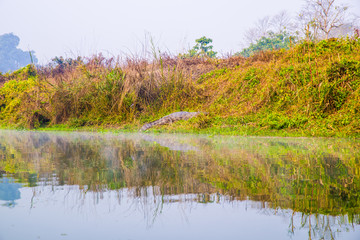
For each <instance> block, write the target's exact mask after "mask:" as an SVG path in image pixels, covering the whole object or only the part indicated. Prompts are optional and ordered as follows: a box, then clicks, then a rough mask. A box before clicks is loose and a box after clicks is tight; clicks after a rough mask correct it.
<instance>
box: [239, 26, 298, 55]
mask: <svg viewBox="0 0 360 240" xmlns="http://www.w3.org/2000/svg"><path fill="white" fill-rule="evenodd" d="M294 40H295V38H294V37H292V36H290V34H289V33H287V32H285V31H282V32H279V33H274V32H269V33H268V36H263V37H261V38H260V39H259V40H257V41H256V43H252V44H250V46H249V47H248V48H244V49H243V50H242V51H241V52H239V53H237V54H236V55H241V56H244V57H250V56H251V55H253V54H254V53H256V52H259V51H265V50H275V49H281V48H284V49H289V48H290V44H291V41H294Z"/></svg>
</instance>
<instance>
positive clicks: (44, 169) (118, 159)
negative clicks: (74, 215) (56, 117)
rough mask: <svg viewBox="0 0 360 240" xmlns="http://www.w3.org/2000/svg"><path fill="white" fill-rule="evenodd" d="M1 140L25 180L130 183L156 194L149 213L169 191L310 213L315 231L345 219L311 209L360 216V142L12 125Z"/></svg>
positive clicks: (89, 185) (137, 195) (3, 165)
mask: <svg viewBox="0 0 360 240" xmlns="http://www.w3.org/2000/svg"><path fill="white" fill-rule="evenodd" d="M0 144H1V146H2V148H0V155H1V156H4V157H3V158H2V161H0V169H2V170H5V171H6V172H7V173H12V174H14V176H15V177H16V178H17V179H19V181H21V182H24V183H27V184H29V185H31V186H33V185H34V184H36V182H38V181H39V180H41V181H42V182H43V183H44V184H50V185H51V184H53V185H59V184H60V185H64V184H68V185H79V186H80V188H82V189H84V191H85V192H86V191H92V192H98V193H99V194H101V193H102V192H103V191H105V190H109V189H113V190H115V189H124V188H126V189H129V191H131V192H132V196H133V198H134V199H138V200H141V199H142V200H144V201H145V200H146V199H144V198H147V197H148V195H149V194H151V196H153V197H154V199H156V201H155V202H154V204H153V205H151V204H150V202H151V201H150V202H147V203H148V204H147V205H146V206H147V207H146V208H144V209H148V210H147V213H148V216H156V215H157V214H158V213H159V212H161V209H162V205H163V204H164V201H166V199H165V200H164V196H169V199H170V196H172V195H184V194H185V195H188V196H193V197H192V200H191V201H194V202H197V203H211V202H213V201H215V200H214V197H213V196H214V194H219V195H220V196H227V197H228V198H229V201H231V200H245V199H249V200H253V201H261V202H263V203H264V206H263V207H262V208H264V209H291V210H292V211H293V212H296V213H299V212H300V213H303V214H304V216H308V218H307V219H306V217H304V223H305V224H304V227H309V229H311V231H310V233H311V234H312V235H311V236H315V235H314V234H315V232H316V236H322V235H324V234H325V233H326V234H329V233H334V231H335V230H334V229H337V228H336V226H337V225H339V224H340V225H341V224H342V223H341V221H338V220H337V222H336V223H335V224H332V222H331V221H330V222H329V221H328V222H327V221H320V220H319V219H316V218H315V219H314V216H329V219H331V217H330V215H334V216H339V217H336V218H341V217H340V216H347V218H348V221H347V222H345V223H344V224H345V225H346V226H348V225H349V224H350V223H357V221H359V219H360V218H359V212H360V196H359V195H358V192H360V176H359V170H360V165H359V164H360V163H359V161H358V158H357V157H356V156H358V155H359V149H360V148H359V146H360V143H359V142H358V141H350V140H334V139H317V140H315V139H291V138H289V139H281V138H231V137H230V138H216V137H215V138H205V137H199V138H186V137H184V136H171V135H168V136H165V137H164V136H148V137H145V138H144V135H136V134H133V135H129V136H126V135H120V136H115V135H97V134H80V133H76V134H75V133H58V134H49V133H34V132H17V133H16V134H14V133H13V132H11V131H10V132H0ZM171 149H174V150H171ZM188 150H190V151H188ZM148 189H156V190H152V191H150V192H149V191H148ZM145 190H146V191H145ZM194 196H195V197H194ZM172 200H174V199H172ZM172 200H171V201H172ZM146 201H147V200H146ZM169 201H170V200H169ZM265 203H266V204H265ZM140 206H145V204H143V205H141V204H140ZM288 217H289V219H291V215H290V216H288ZM328 223H329V224H328ZM317 224H318V225H317ZM290 229H293V227H290ZM331 236H332V235H331V234H330V235H327V236H326V238H329V237H330V239H331ZM316 238H317V237H316Z"/></svg>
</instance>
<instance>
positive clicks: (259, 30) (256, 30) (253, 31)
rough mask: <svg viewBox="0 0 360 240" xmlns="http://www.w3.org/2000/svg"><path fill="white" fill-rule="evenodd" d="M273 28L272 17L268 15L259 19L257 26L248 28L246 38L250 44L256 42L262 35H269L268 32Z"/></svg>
mask: <svg viewBox="0 0 360 240" xmlns="http://www.w3.org/2000/svg"><path fill="white" fill-rule="evenodd" d="M270 30H271V21H270V17H269V16H266V17H264V18H262V19H259V20H258V21H257V22H256V24H255V27H253V28H250V29H248V30H247V31H246V32H245V40H246V42H247V43H248V44H251V43H255V42H256V41H257V40H258V39H260V38H261V37H264V36H266V35H267V33H268V32H269V31H270Z"/></svg>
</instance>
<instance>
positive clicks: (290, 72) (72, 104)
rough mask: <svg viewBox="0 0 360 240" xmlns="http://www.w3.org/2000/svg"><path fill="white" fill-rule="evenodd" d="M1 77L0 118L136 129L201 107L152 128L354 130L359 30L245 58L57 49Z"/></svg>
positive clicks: (22, 124)
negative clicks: (77, 54)
mask: <svg viewBox="0 0 360 240" xmlns="http://www.w3.org/2000/svg"><path fill="white" fill-rule="evenodd" d="M0 82H1V86H2V87H1V88H0V121H1V125H2V126H3V127H17V128H39V127H42V128H44V127H45V128H48V127H51V128H60V127H62V128H66V127H69V128H79V127H82V128H116V129H129V130H137V129H139V128H140V126H141V125H142V124H144V123H145V122H149V121H153V120H156V119H158V118H160V117H162V116H164V115H166V114H169V113H172V112H176V111H202V112H207V113H208V114H206V115H202V116H200V117H197V118H194V119H191V120H189V121H187V122H184V121H179V122H177V123H175V124H172V125H170V126H163V127H160V128H155V129H153V130H150V131H172V132H173V131H177V132H179V131H181V132H201V133H212V134H218V133H219V134H240V135H278V136H337V137H359V136H360V94H359V91H360V90H359V89H360V39H330V40H323V41H320V42H318V43H313V42H303V43H301V44H298V45H296V46H293V47H292V48H291V49H290V50H277V51H269V52H260V53H258V54H255V55H254V56H252V57H249V58H243V57H231V58H227V59H212V58H181V57H169V56H165V55H164V56H161V57H158V58H157V59H155V60H154V61H146V60H143V59H136V58H133V59H127V60H125V61H122V62H121V63H119V62H118V61H115V60H114V59H105V58H103V57H102V56H101V55H100V56H95V57H93V58H91V59H81V58H78V59H77V60H73V59H62V58H57V59H56V61H54V63H53V64H52V65H48V66H45V67H38V68H34V67H33V66H32V65H29V66H27V67H26V68H23V69H21V70H18V71H16V72H14V73H11V74H6V75H0Z"/></svg>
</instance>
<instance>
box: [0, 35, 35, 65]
mask: <svg viewBox="0 0 360 240" xmlns="http://www.w3.org/2000/svg"><path fill="white" fill-rule="evenodd" d="M19 43H20V38H19V37H18V36H16V35H14V34H13V33H7V34H3V35H0V72H8V71H14V70H16V69H18V68H21V67H24V66H26V65H28V64H30V63H37V62H38V59H37V58H36V56H35V52H34V51H28V52H27V51H23V50H21V49H19V48H17V46H18V45H19Z"/></svg>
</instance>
